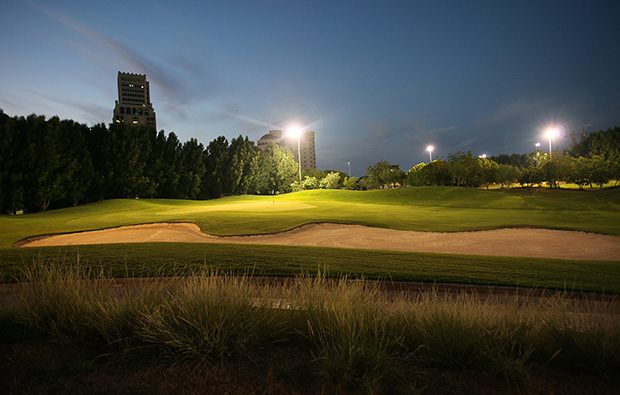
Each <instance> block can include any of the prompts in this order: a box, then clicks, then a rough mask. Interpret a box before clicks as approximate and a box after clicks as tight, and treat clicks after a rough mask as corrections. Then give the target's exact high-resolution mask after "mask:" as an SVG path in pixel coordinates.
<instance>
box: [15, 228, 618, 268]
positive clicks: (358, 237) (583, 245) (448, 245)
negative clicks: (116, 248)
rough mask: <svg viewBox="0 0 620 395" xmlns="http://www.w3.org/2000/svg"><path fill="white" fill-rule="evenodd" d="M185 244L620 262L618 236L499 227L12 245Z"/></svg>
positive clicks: (185, 233) (120, 231)
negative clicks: (450, 230) (444, 231)
mask: <svg viewBox="0 0 620 395" xmlns="http://www.w3.org/2000/svg"><path fill="white" fill-rule="evenodd" d="M145 242H190V243H238V244H271V245H295V246H317V247H338V248H358V249H372V250H391V251H412V252H437V253H447V254H472V255H496V256H521V257H535V258H554V259H576V260H601V261H618V260H620V237H619V236H610V235H600V234H594V233H585V232H575V231H564V230H549V229H498V230H486V231H477V232H454V233H437V232H413V231H404V230H393V229H381V228H371V227H367V226H361V225H340V224H310V225H304V226H302V227H299V228H297V229H294V230H291V231H288V232H282V233H275V234H269V235H257V236H232V237H217V236H212V235H207V234H204V233H202V232H201V231H200V228H199V227H198V226H197V225H196V224H192V223H155V224H145V225H134V226H123V227H119V228H112V229H104V230H97V231H90V232H80V233H70V234H62V235H54V236H45V237H36V238H32V239H28V240H24V241H22V242H20V243H18V244H16V246H21V247H47V246H66V245H86V244H112V243H145Z"/></svg>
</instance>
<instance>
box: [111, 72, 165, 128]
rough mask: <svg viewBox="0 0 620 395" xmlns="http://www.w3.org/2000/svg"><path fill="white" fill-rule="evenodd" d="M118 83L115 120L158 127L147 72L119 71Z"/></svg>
mask: <svg viewBox="0 0 620 395" xmlns="http://www.w3.org/2000/svg"><path fill="white" fill-rule="evenodd" d="M117 83H118V100H116V105H115V106H114V119H113V121H114V122H120V123H129V124H132V125H153V126H154V127H157V124H156V121H155V110H153V105H152V104H151V96H150V93H149V82H148V81H147V80H146V74H132V73H121V72H120V71H119V72H118V80H117Z"/></svg>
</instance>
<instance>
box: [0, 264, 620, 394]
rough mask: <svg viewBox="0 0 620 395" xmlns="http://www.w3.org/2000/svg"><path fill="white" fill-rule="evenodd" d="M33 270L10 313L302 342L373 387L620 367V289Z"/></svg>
mask: <svg viewBox="0 0 620 395" xmlns="http://www.w3.org/2000/svg"><path fill="white" fill-rule="evenodd" d="M23 281H24V283H25V287H24V289H25V292H24V299H23V304H22V306H21V307H20V308H18V309H17V310H15V312H12V313H11V314H3V315H2V317H3V322H4V321H7V320H13V319H16V320H19V322H20V324H21V325H23V326H24V327H26V328H29V329H34V330H35V331H36V332H37V333H41V334H45V335H46V336H51V337H52V338H54V339H57V340H60V341H70V342H75V341H80V342H84V343H86V344H90V343H93V344H97V345H102V344H119V343H121V344H123V345H125V347H142V346H149V347H154V348H157V349H160V350H162V351H163V352H164V353H166V354H168V355H172V356H173V357H175V358H190V359H192V360H198V361H204V362H210V361H218V360H222V359H225V358H227V357H229V356H231V355H234V356H243V355H244V354H245V352H247V351H249V350H256V349H265V348H271V349H274V348H277V347H278V345H279V344H283V343H285V344H294V345H296V346H297V347H299V349H300V350H301V351H300V352H309V353H311V355H312V356H313V360H314V362H315V366H316V367H317V369H318V370H319V371H320V372H321V374H322V375H324V376H325V377H327V378H329V379H331V380H335V381H337V382H339V383H342V385H345V386H348V387H353V388H357V389H358V390H360V391H362V392H377V391H385V390H389V386H390V385H391V383H392V384H393V383H395V382H397V381H398V380H399V379H400V378H401V377H403V375H405V374H407V372H408V371H409V372H410V371H411V369H416V368H419V367H421V368H428V367H433V368H441V369H466V370H481V371H485V372H490V373H492V374H495V375H497V376H500V377H502V378H504V379H505V380H507V381H509V382H511V383H515V384H517V385H524V383H527V381H528V377H530V375H531V373H532V371H534V370H536V369H538V368H540V367H541V366H548V367H554V368H558V369H564V370H576V371H580V372H584V371H585V372H590V373H594V374H598V375H602V376H605V377H609V378H611V379H618V378H620V377H619V375H618V372H620V319H619V317H620V304H619V303H618V299H617V298H605V297H597V296H590V297H586V296H584V297H579V298H574V297H571V295H568V294H553V295H551V294H550V295H547V296H543V297H541V296H540V295H534V294H524V293H523V292H521V293H520V294H517V293H515V295H509V296H505V295H504V296H493V295H484V297H481V295H476V294H473V293H461V294H458V295H456V296H455V295H446V294H443V293H442V292H440V291H439V290H436V289H435V290H432V291H426V292H416V293H402V294H394V293H386V292H384V291H382V290H381V289H380V288H379V286H378V285H377V283H370V282H366V281H363V280H355V281H353V280H347V279H346V278H342V279H340V280H329V279H326V278H325V277H324V276H322V275H321V274H320V273H319V275H318V276H300V277H298V278H296V279H291V280H290V281H288V282H271V283H262V282H259V281H256V279H253V278H252V277H251V276H230V275H224V276H222V275H218V274H217V273H197V274H195V275H194V276H191V277H185V278H177V279H174V280H170V279H163V278H160V279H155V280H152V281H145V282H143V283H141V285H140V286H138V287H134V288H131V287H130V288H128V287H126V286H125V287H122V288H119V287H118V282H117V281H115V280H113V279H110V278H106V276H104V275H103V274H102V273H92V272H84V271H83V270H82V269H81V268H80V266H79V264H59V263H58V262H56V263H54V264H49V262H48V263H42V262H38V263H34V264H33V265H32V266H31V267H30V268H29V269H27V270H25V271H24V278H23ZM304 350H306V351H304Z"/></svg>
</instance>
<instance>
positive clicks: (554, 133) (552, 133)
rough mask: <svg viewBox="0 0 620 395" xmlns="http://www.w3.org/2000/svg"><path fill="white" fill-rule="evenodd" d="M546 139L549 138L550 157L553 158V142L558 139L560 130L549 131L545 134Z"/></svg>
mask: <svg viewBox="0 0 620 395" xmlns="http://www.w3.org/2000/svg"><path fill="white" fill-rule="evenodd" d="M545 137H547V138H548V139H549V156H551V155H552V151H551V140H553V139H554V138H555V137H558V130H557V129H548V130H547V131H546V132H545Z"/></svg>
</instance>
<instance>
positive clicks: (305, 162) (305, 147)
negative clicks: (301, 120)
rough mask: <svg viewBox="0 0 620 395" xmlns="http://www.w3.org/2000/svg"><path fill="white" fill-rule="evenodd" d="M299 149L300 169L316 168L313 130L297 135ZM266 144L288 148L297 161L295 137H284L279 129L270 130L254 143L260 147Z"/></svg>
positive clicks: (262, 147)
mask: <svg viewBox="0 0 620 395" xmlns="http://www.w3.org/2000/svg"><path fill="white" fill-rule="evenodd" d="M299 138H300V140H299V142H300V151H301V169H302V170H316V152H315V148H314V132H310V131H306V132H302V133H301V136H300V137H299ZM267 144H278V145H279V146H281V147H285V148H288V149H289V150H290V151H291V152H292V153H293V155H294V156H295V161H297V162H298V163H299V158H298V157H297V139H296V138H288V137H286V136H285V135H284V134H283V132H282V131H281V130H270V131H269V133H267V134H266V135H264V136H263V137H261V138H260V140H258V142H257V143H256V145H257V146H258V148H260V149H264V148H265V146H266V145H267Z"/></svg>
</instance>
